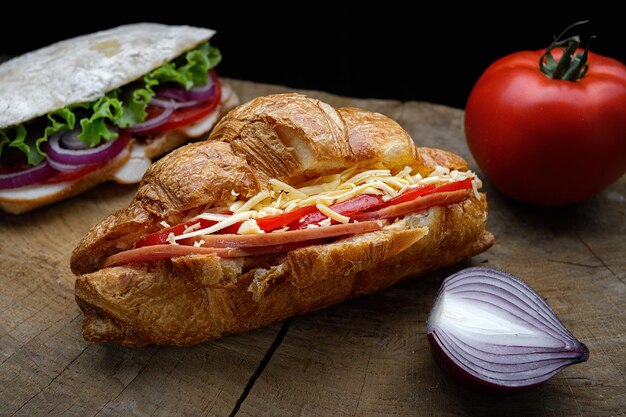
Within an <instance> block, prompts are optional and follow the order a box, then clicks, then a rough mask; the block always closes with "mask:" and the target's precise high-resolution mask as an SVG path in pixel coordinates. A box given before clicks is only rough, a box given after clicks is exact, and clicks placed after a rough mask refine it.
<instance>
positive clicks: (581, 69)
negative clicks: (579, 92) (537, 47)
mask: <svg viewBox="0 0 626 417" xmlns="http://www.w3.org/2000/svg"><path fill="white" fill-rule="evenodd" d="M588 22H589V21H588V20H584V21H581V22H576V23H574V24H572V25H570V26H568V27H567V28H566V29H565V30H564V31H563V32H562V33H561V34H560V35H559V36H557V37H556V38H555V39H554V41H553V42H552V43H551V44H550V46H548V48H547V49H546V52H544V54H543V55H541V58H540V59H539V70H540V71H541V72H543V73H544V74H546V76H548V77H550V78H552V79H553V80H566V81H578V80H580V79H581V78H583V77H584V76H585V74H587V71H588V70H589V45H590V43H591V40H592V39H594V38H595V36H591V37H590V38H589V40H588V41H587V45H586V46H585V50H584V51H583V52H578V53H577V52H576V51H577V50H578V48H579V47H580V37H579V36H578V35H575V36H571V37H569V38H566V39H562V38H563V36H565V34H566V33H567V32H569V31H570V29H572V28H574V27H576V26H580V25H583V24H585V23H588ZM557 48H558V49H561V51H563V55H562V56H561V58H560V59H559V60H558V61H557V60H556V59H554V56H553V55H552V51H553V50H554V49H557Z"/></svg>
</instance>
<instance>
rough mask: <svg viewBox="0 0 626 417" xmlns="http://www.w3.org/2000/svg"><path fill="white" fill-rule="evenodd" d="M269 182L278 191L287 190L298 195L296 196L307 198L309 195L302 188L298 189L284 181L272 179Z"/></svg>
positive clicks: (293, 194)
mask: <svg viewBox="0 0 626 417" xmlns="http://www.w3.org/2000/svg"><path fill="white" fill-rule="evenodd" d="M269 183H270V185H271V186H272V187H274V188H275V189H277V190H278V191H286V192H288V193H289V194H290V195H291V196H293V197H296V198H307V197H308V195H307V194H306V193H304V192H302V191H300V190H296V189H295V188H293V187H292V186H291V185H289V184H285V183H284V182H282V181H278V180H275V179H271V180H269Z"/></svg>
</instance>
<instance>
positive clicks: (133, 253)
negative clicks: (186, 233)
mask: <svg viewBox="0 0 626 417" xmlns="http://www.w3.org/2000/svg"><path fill="white" fill-rule="evenodd" d="M384 225H385V222H381V221H368V222H363V223H349V224H338V225H334V226H328V227H317V228H312V229H306V230H295V231H289V232H283V233H263V234H256V235H204V236H202V239H203V240H205V243H204V246H189V245H171V244H168V245H152V246H143V247H141V248H136V249H130V250H127V251H124V252H120V253H116V254H115V255H111V256H109V257H107V258H106V259H105V260H104V262H103V265H102V267H103V268H108V267H111V266H118V265H125V264H129V263H133V262H153V261H157V260H160V259H170V258H173V257H176V256H186V255H202V254H215V255H217V256H219V257H221V258H237V257H240V256H256V255H264V254H268V253H279V252H288V251H291V250H294V249H297V248H300V247H304V246H310V245H315V244H319V243H324V242H325V239H326V238H330V237H339V236H346V235H353V234H359V233H367V232H373V231H376V230H380V229H381V228H382V227H383V226H384ZM206 239H208V241H206Z"/></svg>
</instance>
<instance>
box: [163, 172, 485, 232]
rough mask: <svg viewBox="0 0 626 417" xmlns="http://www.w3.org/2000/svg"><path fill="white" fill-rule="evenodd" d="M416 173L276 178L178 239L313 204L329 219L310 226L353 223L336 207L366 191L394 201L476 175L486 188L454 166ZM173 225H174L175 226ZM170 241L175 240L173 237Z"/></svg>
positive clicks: (249, 226)
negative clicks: (300, 179) (419, 189)
mask: <svg viewBox="0 0 626 417" xmlns="http://www.w3.org/2000/svg"><path fill="white" fill-rule="evenodd" d="M412 172H413V169H412V168H411V167H409V166H406V167H404V168H403V169H401V170H400V171H397V172H392V171H391V170H389V169H386V167H384V166H383V165H382V164H380V163H377V164H372V165H369V166H359V165H354V166H352V167H350V168H348V169H346V170H344V171H342V172H340V173H336V174H329V175H325V176H322V177H318V178H315V179H312V180H308V181H306V182H303V183H301V184H300V185H299V186H294V185H290V184H287V183H285V182H283V181H280V180H278V179H271V180H269V181H268V185H269V187H268V189H266V190H262V191H260V192H259V193H258V194H256V195H255V196H253V197H252V198H250V199H248V200H237V197H239V193H236V192H235V191H234V190H231V193H230V194H231V195H230V196H229V198H228V199H227V200H228V203H227V204H226V207H228V209H229V210H230V211H232V212H233V213H234V214H232V215H229V214H218V213H202V214H199V215H197V216H195V217H194V218H192V219H191V220H194V219H206V220H211V221H215V222H217V223H216V224H215V225H213V226H211V227H207V228H204V229H199V228H200V227H201V226H200V224H199V223H197V224H195V225H192V226H190V227H188V228H187V229H186V230H185V231H184V233H183V234H182V235H181V236H177V237H175V239H174V242H175V240H181V239H187V238H190V237H194V236H199V235H202V234H211V233H215V232H217V231H219V230H221V229H223V228H225V227H228V226H231V225H233V224H235V223H238V222H242V224H241V226H240V227H239V230H238V233H239V234H254V233H264V231H263V230H262V229H261V228H260V227H259V225H258V224H257V222H256V220H255V219H259V218H263V217H267V216H277V215H280V214H283V213H290V212H292V211H294V210H296V209H298V208H301V207H305V206H313V205H314V206H316V207H317V209H318V210H319V211H320V212H321V213H322V214H324V215H325V216H327V217H328V218H327V219H325V220H323V221H320V222H319V223H318V224H309V225H307V227H309V228H312V227H320V226H322V227H323V226H330V224H331V221H336V222H339V223H344V224H345V223H349V222H350V217H348V216H344V215H342V214H340V213H337V212H336V211H334V210H333V209H332V208H331V207H332V205H333V204H336V203H341V202H344V201H347V200H350V199H352V198H354V197H357V196H359V195H363V194H372V195H379V196H381V197H382V200H383V201H388V200H389V199H391V198H393V197H396V196H397V195H400V194H402V193H403V192H405V191H406V190H408V189H410V188H414V187H421V186H424V185H430V184H432V185H441V184H445V183H448V182H453V181H462V180H465V179H467V178H471V179H472V189H473V192H474V195H475V196H476V197H478V196H479V194H478V189H479V188H480V187H481V186H482V183H481V182H480V180H479V179H478V178H476V176H475V174H474V173H473V172H471V171H456V170H453V171H451V170H450V169H448V168H445V167H442V166H437V167H435V169H434V170H433V171H432V172H431V173H430V174H429V175H428V176H426V177H425V178H424V177H422V175H420V174H419V173H415V174H414V175H411V173H412ZM226 207H224V209H226ZM167 226H168V227H169V225H167ZM164 227H165V226H164ZM286 230H288V229H287V228H282V229H278V230H275V231H273V232H282V231H286ZM168 241H170V239H169V238H168Z"/></svg>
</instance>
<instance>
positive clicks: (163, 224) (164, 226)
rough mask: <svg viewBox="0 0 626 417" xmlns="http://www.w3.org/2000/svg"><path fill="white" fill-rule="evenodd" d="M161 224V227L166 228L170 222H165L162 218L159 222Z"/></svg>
mask: <svg viewBox="0 0 626 417" xmlns="http://www.w3.org/2000/svg"><path fill="white" fill-rule="evenodd" d="M159 224H160V225H161V227H163V228H164V229H167V228H168V227H171V226H170V224H169V223H168V222H166V221H165V220H163V221H162V222H161V223H159Z"/></svg>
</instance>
